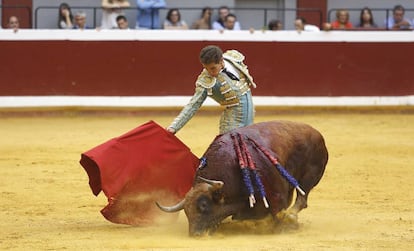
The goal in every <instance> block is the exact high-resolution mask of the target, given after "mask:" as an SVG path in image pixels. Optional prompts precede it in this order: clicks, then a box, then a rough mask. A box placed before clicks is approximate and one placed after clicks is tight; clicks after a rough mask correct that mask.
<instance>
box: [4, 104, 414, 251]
mask: <svg viewBox="0 0 414 251" xmlns="http://www.w3.org/2000/svg"><path fill="white" fill-rule="evenodd" d="M16 114H17V115H16ZM176 114H177V112H175V111H174V112H167V113H158V112H155V111H154V112H152V111H150V112H145V113H128V112H121V113H119V114H117V112H111V113H102V114H99V113H98V114H86V113H81V112H77V111H72V112H70V111H69V112H57V113H52V114H46V115H45V114H44V113H41V114H40V116H39V114H37V113H36V112H35V113H28V114H26V115H21V114H20V115H19V112H17V113H2V115H0V200H1V201H0V250H206V251H207V250H208V251H210V250H237V251H241V250H249V251H251V250H261V251H265V250H338V251H339V250H340V251H343V250H407V251H408V250H414V191H413V189H414V179H413V177H412V176H413V173H414V114H413V112H412V111H409V112H405V111H404V110H403V111H401V110H400V109H396V110H392V109H391V110H387V111H384V112H381V111H380V112H378V111H374V112H371V111H369V110H363V111H346V112H343V111H340V110H339V111H328V112H326V111H323V110H322V111H306V112H298V111H297V110H295V111H294V112H290V111H284V110H276V111H274V112H272V111H271V110H267V111H266V112H261V111H258V112H257V116H256V119H255V121H256V122H261V121H268V120H275V119H283V120H293V121H300V122H305V123H308V124H310V125H312V126H313V127H315V128H316V129H318V130H319V131H320V132H321V133H322V134H323V135H324V137H325V140H326V144H327V147H328V150H329V154H330V156H329V162H328V165H327V168H326V171H325V175H324V177H323V178H322V180H321V182H320V183H319V184H318V185H317V186H316V187H315V188H314V189H313V190H312V191H311V192H310V196H309V200H308V205H309V206H308V208H306V209H304V210H303V211H302V212H300V213H299V229H296V230H285V231H281V232H276V233H272V232H271V231H269V225H270V223H269V221H267V220H263V221H257V222H254V221H248V222H231V221H230V220H226V221H224V222H223V224H222V225H221V226H220V228H219V229H218V230H217V232H216V233H215V234H214V235H212V236H207V237H202V238H196V239H195V238H191V237H189V236H188V224H187V219H186V217H185V215H184V213H183V212H181V213H180V214H179V215H178V219H176V221H174V220H172V219H171V217H169V216H167V215H165V213H161V212H160V214H161V216H160V218H159V220H158V222H157V224H154V225H152V226H146V227H132V226H128V225H117V224H113V223H110V222H108V221H106V220H105V219H104V218H103V217H102V215H101V214H100V212H99V211H100V210H101V209H102V208H103V207H104V206H105V205H106V204H107V201H106V197H105V196H104V195H103V194H102V193H101V194H100V195H99V196H98V197H95V196H94V195H93V194H92V192H91V190H90V188H89V186H88V177H87V174H86V172H85V171H84V169H83V168H82V167H81V166H80V164H79V159H80V154H81V153H82V152H84V151H86V150H89V149H91V148H92V147H95V146H96V145H98V144H100V143H103V142H105V141H107V140H108V139H110V138H113V137H116V136H119V135H121V134H123V133H125V132H127V131H129V130H131V129H132V128H135V127H136V126H139V125H141V124H143V123H145V122H147V121H149V120H154V121H156V122H157V123H158V124H160V125H162V126H167V125H168V124H169V123H170V122H171V120H172V119H173V118H174V116H175V115H176ZM218 120H219V112H209V113H206V114H203V113H200V114H197V115H196V116H195V117H194V118H193V119H192V120H191V121H190V122H189V124H187V126H186V127H184V128H183V129H182V130H181V131H180V132H179V133H178V134H177V137H179V138H180V139H181V140H182V141H183V142H184V143H185V144H186V145H187V146H189V147H190V148H191V150H192V151H193V152H194V153H195V154H196V155H197V156H198V157H200V156H201V155H202V154H203V152H204V151H205V150H206V149H207V147H208V145H209V144H210V142H212V140H213V139H214V137H215V136H216V134H217V132H218Z"/></svg>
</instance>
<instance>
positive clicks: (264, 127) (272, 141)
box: [237, 120, 328, 188]
mask: <svg viewBox="0 0 414 251" xmlns="http://www.w3.org/2000/svg"><path fill="white" fill-rule="evenodd" d="M237 131H238V132H239V133H241V134H244V135H246V136H247V137H249V138H252V139H254V140H256V141H257V142H258V143H259V144H261V145H262V146H264V147H265V148H266V149H268V150H270V151H271V153H272V154H273V155H274V157H277V159H278V161H279V162H280V163H281V164H282V165H283V166H284V167H285V169H286V170H287V171H288V172H290V173H291V174H292V175H293V176H294V177H295V178H297V179H298V180H299V181H300V180H301V179H303V177H306V179H307V180H306V181H303V182H306V183H309V186H310V188H312V187H313V186H315V185H316V184H317V183H318V182H319V180H320V178H321V177H322V175H323V173H324V170H325V166H326V164H327V161H328V151H327V148H326V145H325V140H324V138H323V136H322V134H321V133H320V132H319V131H317V130H316V129H315V128H313V127H311V126H310V125H308V124H304V123H300V122H293V121H283V120H275V121H268V122H261V123H256V124H253V125H251V126H248V127H243V128H239V129H237ZM309 176H312V177H313V178H312V179H313V180H309V178H308V177H309Z"/></svg>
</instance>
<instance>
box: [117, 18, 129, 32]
mask: <svg viewBox="0 0 414 251" xmlns="http://www.w3.org/2000/svg"><path fill="white" fill-rule="evenodd" d="M116 24H117V26H118V29H120V30H129V24H128V19H127V18H126V16H124V15H119V16H117V17H116Z"/></svg>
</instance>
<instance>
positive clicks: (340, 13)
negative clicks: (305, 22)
mask: <svg viewBox="0 0 414 251" xmlns="http://www.w3.org/2000/svg"><path fill="white" fill-rule="evenodd" d="M351 28H353V25H352V23H351V22H350V21H349V12H348V10H345V9H339V10H337V11H336V20H335V21H333V22H331V23H325V24H324V30H331V29H334V30H335V29H336V30H339V29H340V30H343V29H351Z"/></svg>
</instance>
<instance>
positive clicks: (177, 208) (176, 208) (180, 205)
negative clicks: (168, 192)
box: [155, 198, 185, 213]
mask: <svg viewBox="0 0 414 251" xmlns="http://www.w3.org/2000/svg"><path fill="white" fill-rule="evenodd" d="M184 203H185V198H184V199H183V200H182V201H180V202H178V203H177V204H176V205H174V206H171V207H164V206H161V205H160V204H158V202H155V204H157V206H158V207H159V208H160V209H161V210H162V211H164V212H167V213H174V212H178V211H180V210H182V209H183V208H184Z"/></svg>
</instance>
